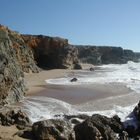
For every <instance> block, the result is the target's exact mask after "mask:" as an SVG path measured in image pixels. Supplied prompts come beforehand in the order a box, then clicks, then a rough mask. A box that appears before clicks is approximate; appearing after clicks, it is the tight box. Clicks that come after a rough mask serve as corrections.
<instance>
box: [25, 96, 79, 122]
mask: <svg viewBox="0 0 140 140" xmlns="http://www.w3.org/2000/svg"><path fill="white" fill-rule="evenodd" d="M22 103H23V105H22V109H23V110H24V111H25V112H26V113H27V115H28V116H29V118H30V120H31V121H32V122H36V121H39V120H44V119H51V118H54V116H55V115H64V114H67V115H69V114H75V113H76V112H77V111H76V110H75V109H74V108H73V107H72V105H70V104H68V103H66V102H63V101H60V100H57V99H54V98H48V97H41V96H34V97H28V98H26V99H25V100H24V101H23V102H22Z"/></svg>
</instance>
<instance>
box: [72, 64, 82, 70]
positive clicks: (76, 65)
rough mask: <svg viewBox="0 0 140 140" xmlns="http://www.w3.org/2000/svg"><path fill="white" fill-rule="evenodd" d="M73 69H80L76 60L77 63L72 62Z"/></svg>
mask: <svg viewBox="0 0 140 140" xmlns="http://www.w3.org/2000/svg"><path fill="white" fill-rule="evenodd" d="M73 69H76V70H80V69H82V66H81V65H80V64H79V63H78V62H77V63H74V66H73Z"/></svg>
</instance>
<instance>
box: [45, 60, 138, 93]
mask: <svg viewBox="0 0 140 140" xmlns="http://www.w3.org/2000/svg"><path fill="white" fill-rule="evenodd" d="M73 77H76V78H77V79H78V80H77V81H76V82H71V79H72V78H73ZM45 82H46V83H47V84H53V85H82V84H94V83H98V84H109V83H120V84H122V83H123V84H125V85H126V86H127V87H128V88H131V89H132V90H134V91H136V92H137V93H140V86H139V85H140V63H134V62H131V61H129V62H128V63H127V64H109V65H102V66H99V69H97V70H96V71H87V70H83V71H81V70H80V71H75V72H72V73H68V74H66V75H65V76H64V77H61V78H55V79H48V80H45Z"/></svg>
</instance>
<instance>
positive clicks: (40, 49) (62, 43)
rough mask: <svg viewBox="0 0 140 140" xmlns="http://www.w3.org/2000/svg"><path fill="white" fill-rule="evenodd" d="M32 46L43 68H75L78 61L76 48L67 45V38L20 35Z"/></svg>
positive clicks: (36, 58) (37, 60)
mask: <svg viewBox="0 0 140 140" xmlns="http://www.w3.org/2000/svg"><path fill="white" fill-rule="evenodd" d="M22 37H23V40H24V41H25V43H26V44H27V46H29V47H30V48H32V50H33V53H34V57H35V60H36V62H37V64H38V66H39V67H41V68H44V69H53V68H71V69H73V68H75V65H76V64H77V63H78V58H77V53H78V52H77V49H75V48H74V47H71V46H69V44H68V40H67V39H63V38H59V37H49V36H43V35H22Z"/></svg>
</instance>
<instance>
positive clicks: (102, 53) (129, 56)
mask: <svg viewBox="0 0 140 140" xmlns="http://www.w3.org/2000/svg"><path fill="white" fill-rule="evenodd" d="M75 47H77V48H78V58H79V60H80V61H81V62H84V63H91V64H110V63H112V64H122V63H127V61H136V60H137V58H136V55H135V53H134V52H133V51H131V50H124V49H123V48H121V47H111V46H110V47H108V46H75Z"/></svg>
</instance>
